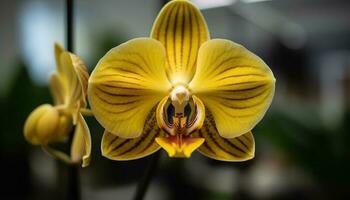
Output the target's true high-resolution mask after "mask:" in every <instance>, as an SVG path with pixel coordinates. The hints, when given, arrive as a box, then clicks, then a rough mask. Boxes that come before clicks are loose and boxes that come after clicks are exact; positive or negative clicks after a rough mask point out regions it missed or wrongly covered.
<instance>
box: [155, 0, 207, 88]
mask: <svg viewBox="0 0 350 200" xmlns="http://www.w3.org/2000/svg"><path fill="white" fill-rule="evenodd" d="M151 37H152V38H154V39H156V40H159V41H160V42H161V43H162V44H163V45H164V46H165V49H166V55H167V61H168V62H167V74H168V76H169V79H170V81H171V82H172V83H188V82H189V81H190V80H191V79H192V77H193V75H194V73H195V70H196V60H197V53H198V49H199V47H200V45H201V44H202V43H203V42H205V41H207V40H208V39H209V32H208V28H207V25H206V22H205V20H204V18H203V16H202V14H201V13H200V11H199V10H198V8H197V7H196V6H194V5H193V4H192V3H190V2H189V1H179V0H175V1H171V2H169V3H168V4H167V5H166V6H164V8H163V9H162V10H161V12H160V13H159V15H158V17H157V19H156V21H155V22H154V25H153V29H152V32H151Z"/></svg>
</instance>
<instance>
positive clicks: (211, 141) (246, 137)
mask: <svg viewBox="0 0 350 200" xmlns="http://www.w3.org/2000/svg"><path fill="white" fill-rule="evenodd" d="M194 136H197V137H203V138H204V139H205V142H204V144H203V145H201V146H200V147H199V149H198V151H199V152H200V153H202V154H203V155H205V156H207V157H209V158H213V159H215V160H221V161H230V162H236V161H245V160H250V159H252V158H253V157H254V151H255V143H254V137H253V134H252V133H251V132H248V133H245V134H243V135H241V136H239V137H236V138H232V139H226V138H223V137H221V136H220V135H219V132H218V130H217V129H216V127H215V123H214V119H213V116H212V115H211V113H208V112H207V115H206V117H205V122H204V126H203V128H201V129H200V130H199V131H198V132H196V133H195V134H194Z"/></svg>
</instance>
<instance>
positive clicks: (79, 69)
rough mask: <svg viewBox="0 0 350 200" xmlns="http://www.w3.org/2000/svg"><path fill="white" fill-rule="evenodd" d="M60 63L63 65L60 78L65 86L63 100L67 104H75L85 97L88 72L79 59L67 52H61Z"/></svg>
mask: <svg viewBox="0 0 350 200" xmlns="http://www.w3.org/2000/svg"><path fill="white" fill-rule="evenodd" d="M60 63H61V64H62V66H63V75H62V76H60V78H61V81H62V84H63V87H64V88H65V102H67V104H68V105H69V106H75V105H76V104H77V103H78V102H80V101H83V99H84V97H85V94H86V90H87V81H88V78H89V74H88V72H87V69H86V67H85V65H84V64H83V62H82V61H81V59H80V58H79V57H78V56H76V55H74V54H71V53H69V52H63V53H62V54H61V59H60Z"/></svg>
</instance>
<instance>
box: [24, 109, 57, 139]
mask: <svg viewBox="0 0 350 200" xmlns="http://www.w3.org/2000/svg"><path fill="white" fill-rule="evenodd" d="M59 122H60V119H59V113H58V111H57V110H56V109H55V108H54V107H52V106H51V105H49V104H44V105H41V106H39V107H38V108H36V109H35V110H34V111H33V112H32V113H31V114H30V115H29V117H28V118H27V120H26V122H25V124H24V136H25V138H26V139H27V141H28V142H30V143H32V144H45V143H47V142H48V141H50V140H52V139H54V138H55V137H56V131H57V128H58V125H59Z"/></svg>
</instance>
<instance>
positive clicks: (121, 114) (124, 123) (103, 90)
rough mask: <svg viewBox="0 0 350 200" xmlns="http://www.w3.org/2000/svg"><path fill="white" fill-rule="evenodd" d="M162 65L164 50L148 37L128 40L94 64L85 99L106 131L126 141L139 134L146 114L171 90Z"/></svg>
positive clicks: (163, 62) (159, 44) (158, 43)
mask: <svg viewBox="0 0 350 200" xmlns="http://www.w3.org/2000/svg"><path fill="white" fill-rule="evenodd" d="M164 65H165V50H164V47H163V46H162V44H161V43H160V42H158V41H156V40H154V39H149V38H138V39H133V40H130V41H128V42H126V43H124V44H122V45H120V46H118V47H116V48H114V49H112V50H110V51H109V52H108V53H107V54H106V55H105V56H104V57H103V58H102V59H101V60H100V61H99V62H98V64H97V66H96V68H95V70H94V71H93V72H92V74H91V77H90V79H89V88H88V93H89V95H88V97H89V103H90V106H91V109H92V111H93V112H94V114H95V117H96V119H97V120H98V121H99V122H100V124H101V125H102V126H103V127H104V128H105V129H106V131H107V132H110V133H111V134H114V135H116V136H119V137H122V138H129V139H130V138H136V137H139V136H140V135H141V134H142V132H143V128H144V125H145V122H146V118H147V116H148V114H149V113H150V111H151V110H152V108H153V107H154V106H156V104H157V103H158V102H159V101H160V100H161V99H162V98H163V97H164V96H166V95H167V94H168V92H169V90H170V88H171V85H170V83H169V81H168V79H167V77H166V73H165V70H164Z"/></svg>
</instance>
